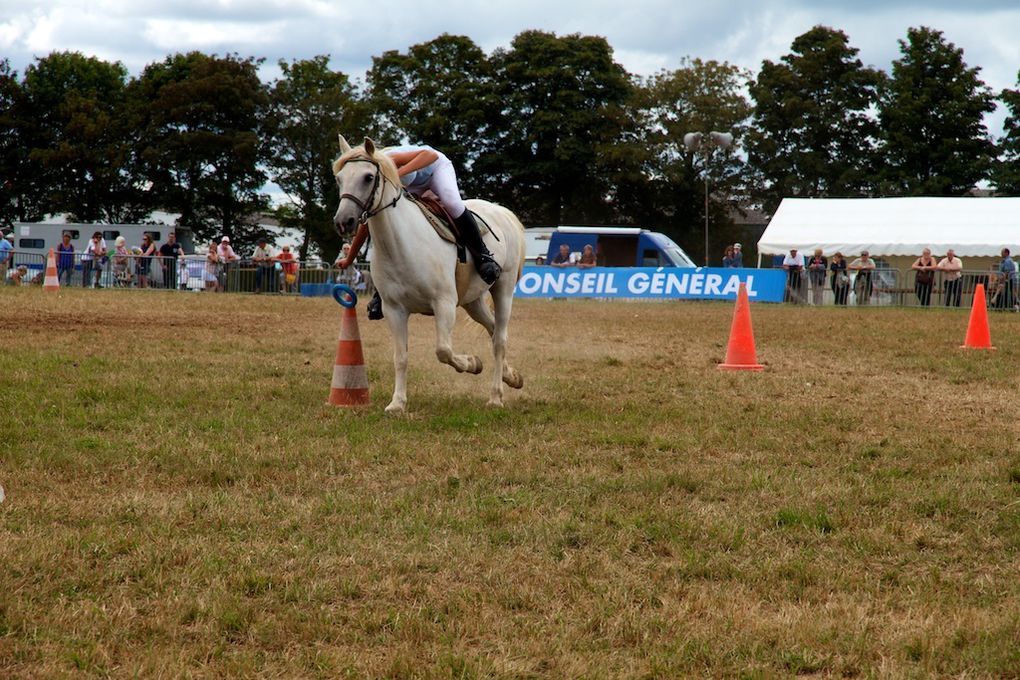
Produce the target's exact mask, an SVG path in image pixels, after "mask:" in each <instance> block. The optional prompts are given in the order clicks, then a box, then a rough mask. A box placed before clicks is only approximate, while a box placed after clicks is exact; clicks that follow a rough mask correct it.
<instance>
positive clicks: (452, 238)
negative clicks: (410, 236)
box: [404, 191, 463, 261]
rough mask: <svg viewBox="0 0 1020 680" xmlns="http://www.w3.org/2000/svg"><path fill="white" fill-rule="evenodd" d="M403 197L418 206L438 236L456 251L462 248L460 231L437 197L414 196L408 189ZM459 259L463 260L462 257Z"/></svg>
mask: <svg viewBox="0 0 1020 680" xmlns="http://www.w3.org/2000/svg"><path fill="white" fill-rule="evenodd" d="M404 197H405V198H407V199H408V200H409V201H411V203H414V204H415V205H416V206H418V208H419V210H421V212H422V214H423V215H425V218H426V219H427V220H428V221H429V224H431V225H432V228H433V229H435V230H436V233H437V234H439V238H441V239H443V240H444V241H448V242H450V243H452V244H454V245H456V246H457V249H458V251H459V250H460V249H461V248H463V246H462V245H460V232H459V231H458V229H457V225H456V223H454V221H453V217H451V216H450V213H448V212H447V211H446V208H445V207H444V206H443V204H442V203H440V202H439V199H437V198H434V197H432V196H416V195H414V194H412V193H411V192H409V191H408V192H405V193H404ZM460 259H461V261H463V258H460Z"/></svg>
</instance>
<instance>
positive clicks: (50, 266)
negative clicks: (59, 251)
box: [43, 248, 60, 290]
mask: <svg viewBox="0 0 1020 680" xmlns="http://www.w3.org/2000/svg"><path fill="white" fill-rule="evenodd" d="M43 290H60V279H58V278H57V258H56V256H55V255H54V254H53V248H50V254H49V255H48V256H47V257H46V278H45V279H44V280H43Z"/></svg>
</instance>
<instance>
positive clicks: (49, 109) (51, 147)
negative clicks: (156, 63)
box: [24, 52, 147, 222]
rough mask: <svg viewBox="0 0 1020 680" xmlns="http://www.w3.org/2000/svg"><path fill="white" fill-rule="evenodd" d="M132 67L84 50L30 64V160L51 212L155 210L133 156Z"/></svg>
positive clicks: (117, 216)
mask: <svg viewBox="0 0 1020 680" xmlns="http://www.w3.org/2000/svg"><path fill="white" fill-rule="evenodd" d="M126 81H127V70H126V69H125V68H124V66H123V65H121V64H120V63H119V62H118V63H109V62H106V61H102V60H100V59H96V58H95V57H86V56H83V55H82V54H79V53H77V52H53V53H51V54H49V55H48V56H46V57H43V58H41V59H38V60H37V61H36V63H35V64H33V65H31V66H29V67H28V69H26V71H25V79H24V92H25V97H26V99H27V107H28V110H29V111H31V115H32V116H34V121H33V122H32V123H30V124H29V125H28V127H27V129H26V137H27V140H28V142H29V144H30V148H31V151H30V154H29V156H30V160H31V161H32V162H33V163H36V164H38V166H39V167H38V170H39V172H40V173H41V175H42V176H41V181H42V182H44V183H45V186H46V187H47V191H46V194H45V199H44V200H45V203H44V207H45V211H46V212H52V213H66V214H68V216H69V217H71V218H72V219H75V220H77V221H81V222H99V221H105V222H122V221H134V220H137V219H138V218H140V217H141V216H142V215H144V214H145V213H146V212H147V209H146V208H145V205H144V194H143V192H142V190H141V186H140V183H139V181H138V179H137V177H136V176H134V175H133V174H132V173H131V172H130V166H129V163H128V160H129V158H130V155H131V149H132V138H133V134H132V130H131V129H130V125H129V124H128V122H127V121H126V119H125V115H124V93H125V87H126Z"/></svg>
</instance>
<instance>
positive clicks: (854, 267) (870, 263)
mask: <svg viewBox="0 0 1020 680" xmlns="http://www.w3.org/2000/svg"><path fill="white" fill-rule="evenodd" d="M847 269H849V270H850V271H855V272H857V278H856V279H855V280H854V294H855V295H856V296H857V304H858V305H866V304H868V303H870V302H871V290H872V285H873V284H872V281H871V273H872V272H873V271H874V270H875V261H874V260H872V259H871V257H870V255H869V254H868V251H866V250H862V251H861V256H860V257H858V258H857V259H856V260H854V261H853V262H851V263H850V266H849V267H847Z"/></svg>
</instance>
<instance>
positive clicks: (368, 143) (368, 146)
mask: <svg viewBox="0 0 1020 680" xmlns="http://www.w3.org/2000/svg"><path fill="white" fill-rule="evenodd" d="M365 153H367V154H368V155H369V156H374V155H375V142H373V141H372V138H371V137H365Z"/></svg>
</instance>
